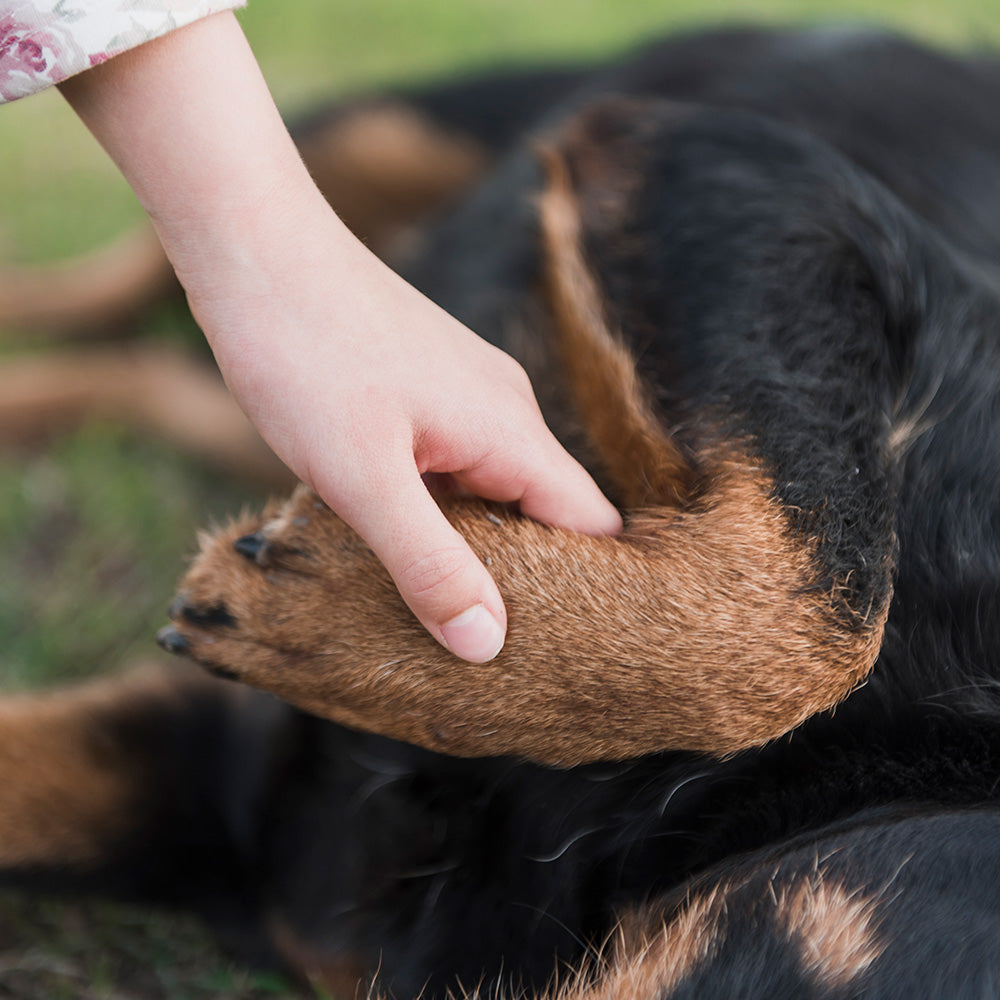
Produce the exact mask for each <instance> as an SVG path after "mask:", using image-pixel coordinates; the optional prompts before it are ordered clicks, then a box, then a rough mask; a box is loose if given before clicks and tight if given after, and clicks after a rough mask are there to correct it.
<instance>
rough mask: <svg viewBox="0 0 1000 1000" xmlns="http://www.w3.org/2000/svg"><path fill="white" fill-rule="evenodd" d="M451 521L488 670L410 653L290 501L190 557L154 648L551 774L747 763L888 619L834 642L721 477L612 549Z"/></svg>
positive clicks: (403, 624)
mask: <svg viewBox="0 0 1000 1000" xmlns="http://www.w3.org/2000/svg"><path fill="white" fill-rule="evenodd" d="M446 511H447V513H448V514H449V516H450V517H451V519H452V521H453V523H454V524H455V526H456V527H457V528H458V530H459V531H460V532H461V533H462V534H463V535H464V536H465V537H466V539H468V541H469V542H470V544H471V545H472V547H473V549H474V550H475V551H476V553H477V554H478V555H479V556H480V558H482V559H483V560H484V562H485V563H486V565H487V566H489V567H490V568H491V572H492V573H493V574H494V576H495V578H496V580H497V583H498V585H499V586H500V590H501V592H502V593H503V594H504V597H505V600H506V603H507V608H508V612H509V620H510V626H509V631H508V638H507V643H506V646H505V647H504V649H503V651H502V652H501V654H500V655H499V656H498V657H497V658H496V659H495V660H494V661H492V662H491V663H489V664H485V665H483V666H478V667H470V666H468V665H467V664H464V663H462V662H461V661H459V660H457V659H455V658H454V657H452V656H451V655H450V654H448V653H447V652H446V651H445V650H444V649H442V648H441V647H440V646H439V645H438V644H437V643H436V642H435V641H434V640H433V639H432V638H431V637H430V636H429V635H427V634H426V633H425V632H424V631H423V629H422V628H421V627H420V625H419V624H418V623H417V622H416V621H415V620H414V619H413V618H412V616H411V615H409V614H408V613H407V612H406V609H405V607H404V605H403V604H402V602H401V600H400V598H399V596H398V594H397V593H396V591H395V588H394V587H393V585H392V582H391V580H390V578H389V577H388V575H387V574H386V573H385V571H384V570H383V569H382V567H381V566H380V564H379V563H378V561H377V560H376V559H375V557H374V556H373V555H372V553H371V552H370V551H369V550H368V549H367V548H366V547H365V546H364V544H363V543H362V542H361V541H360V539H359V538H358V537H357V536H356V535H354V533H353V532H351V531H350V529H348V528H347V527H346V526H345V525H344V524H343V523H342V522H341V521H340V520H339V519H338V518H336V517H335V516H334V515H333V514H331V513H330V512H329V511H328V510H327V509H326V508H325V507H323V505H322V504H320V503H319V502H317V501H316V499H315V498H314V497H313V496H312V495H311V494H310V493H308V492H307V491H305V490H302V491H300V493H298V494H297V495H296V497H294V498H293V499H292V500H291V501H290V502H289V504H288V505H287V507H286V508H285V509H284V510H283V511H282V512H281V514H280V516H279V517H277V518H276V519H274V520H272V521H270V522H267V523H265V524H262V525H253V524H249V523H244V524H240V525H237V526H235V527H234V528H232V529H230V530H229V531H226V532H224V533H222V534H221V535H219V536H218V537H217V538H215V539H212V540H208V541H206V543H205V545H204V548H203V551H202V554H201V556H200V557H199V558H198V559H197V560H196V562H195V564H194V566H193V568H192V570H191V571H190V572H189V574H188V576H187V577H186V579H185V580H184V582H183V585H182V587H183V590H182V595H181V597H180V598H179V599H178V602H177V603H176V605H175V610H174V615H173V618H174V621H175V623H176V624H175V627H174V628H173V629H171V630H169V631H168V632H167V633H166V634H165V635H164V636H163V639H162V641H163V643H164V644H165V645H166V646H167V647H168V648H170V649H172V650H173V651H176V652H183V653H187V654H189V655H190V656H192V657H193V658H194V659H196V660H198V661H199V662H201V663H203V664H205V665H206V666H209V667H210V668H214V669H216V670H220V671H222V672H224V673H226V674H227V675H232V676H235V677H237V678H239V679H240V680H243V681H245V682H247V683H249V684H252V685H255V686H258V687H262V688H265V689H268V690H270V691H273V692H274V693H275V694H277V695H279V696H280V697H282V698H285V699H286V700H288V701H290V702H292V703H293V704H296V705H298V706H299V707H302V708H305V709H306V710H307V711H311V712H314V713H317V714H320V715H324V716H326V717H328V718H331V719H334V720H335V721H338V722H341V723H344V724H346V725H349V726H354V727H357V728H362V729H369V730H372V731H375V732H381V733H384V734H385V735H389V736H393V737H396V738H399V739H405V740H408V741H410V742H413V743H417V744H420V745H422V746H426V747H428V748H430V749H434V750H439V751H442V752H446V753H453V754H458V755H464V756H481V755H493V754H507V753H514V754H524V755H526V756H529V757H532V758H534V759H537V760H542V761H546V762H550V763H555V764H574V763H579V762H581V761H584V760H595V759H600V758H624V757H631V756H636V755H639V754H642V753H649V752H652V751H656V750H663V749H667V748H684V749H691V750H702V751H706V752H709V753H715V754H726V753H731V752H735V751H736V750H739V749H741V748H743V747H747V746H752V745H757V744H760V743H764V742H766V741H767V740H769V739H772V738H774V737H776V736H778V735H780V734H781V733H784V732H787V731H788V730H789V729H791V728H792V727H793V726H795V725H797V724H798V723H799V722H801V721H802V720H804V719H805V718H807V717H808V716H809V715H811V714H813V713H814V712H817V711H820V710H822V709H823V708H826V707H829V706H830V705H832V704H834V703H836V702H837V701H838V700H839V699H840V698H842V697H843V696H844V695H845V694H847V692H848V691H849V690H850V689H851V688H852V687H853V686H854V685H855V684H857V683H858V682H859V681H860V680H861V679H862V678H863V677H864V676H865V674H866V673H867V671H868V670H869V669H870V667H871V664H872V663H873V662H874V659H875V657H876V655H877V653H878V649H879V643H880V639H881V633H882V627H883V624H884V615H885V608H884V607H880V608H877V609H873V612H872V614H871V616H870V617H869V618H868V619H860V620H857V621H849V620H844V619H843V618H842V617H841V616H840V614H838V611H837V609H836V607H835V598H836V595H831V594H827V593H817V592H816V591H815V590H814V589H812V578H813V569H812V565H811V559H810V552H809V548H808V546H806V545H802V544H800V543H797V542H796V541H795V540H794V539H793V538H791V537H790V536H789V533H788V531H787V528H786V526H785V523H784V518H783V515H782V511H781V509H780V507H779V506H778V505H777V504H776V503H775V502H774V501H773V500H772V499H771V498H770V496H769V491H768V484H767V482H766V481H765V480H764V479H763V478H762V476H761V475H760V473H759V472H758V471H757V470H756V469H755V468H754V467H753V466H752V465H750V464H747V463H740V462H738V461H736V460H732V461H729V462H725V463H721V464H720V465H719V467H718V468H717V470H716V472H715V475H714V483H713V487H712V489H711V491H710V492H709V493H708V494H707V495H706V496H705V498H704V501H703V505H702V508H701V509H700V510H696V511H688V512H681V511H676V510H669V509H662V510H658V511H647V512H645V513H636V514H634V515H632V516H631V517H630V519H629V524H628V526H627V528H626V531H625V533H624V534H623V535H622V536H621V537H620V538H589V537H585V536H578V535H573V534H570V533H567V532H560V531H554V530H551V529H549V528H546V527H544V526H541V525H538V524H534V523H532V522H530V521H527V520H524V519H519V518H515V517H512V516H510V515H509V514H507V513H505V512H503V511H501V510H498V509H491V508H490V507H487V506H485V505H482V504H477V503H453V504H449V505H448V506H447V507H446ZM252 528H258V530H257V531H256V533H254V532H253V531H251V529H252Z"/></svg>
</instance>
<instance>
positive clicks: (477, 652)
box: [441, 604, 504, 663]
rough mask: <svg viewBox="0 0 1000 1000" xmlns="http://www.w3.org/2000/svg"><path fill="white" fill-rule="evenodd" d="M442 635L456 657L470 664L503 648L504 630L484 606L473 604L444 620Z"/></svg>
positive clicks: (492, 655)
mask: <svg viewBox="0 0 1000 1000" xmlns="http://www.w3.org/2000/svg"><path fill="white" fill-rule="evenodd" d="M441 637H442V638H443V639H444V644H445V645H446V646H447V647H448V649H449V650H451V652H453V653H454V654H455V655H456V656H460V657H461V658H462V659H463V660H469V661H471V662H472V663H486V661H487V660H492V659H493V657H495V656H496V655H497V653H499V652H500V650H501V649H503V640H504V631H503V629H502V628H501V627H500V623H499V622H498V621H497V620H496V619H495V618H494V617H493V615H491V614H490V613H489V611H487V610H486V607H485V606H484V605H482V604H474V605H473V606H472V607H471V608H469V609H468V610H466V611H463V612H462V613H461V614H460V615H456V616H455V617H454V618H452V620H451V621H450V622H445V624H444V625H442V626H441Z"/></svg>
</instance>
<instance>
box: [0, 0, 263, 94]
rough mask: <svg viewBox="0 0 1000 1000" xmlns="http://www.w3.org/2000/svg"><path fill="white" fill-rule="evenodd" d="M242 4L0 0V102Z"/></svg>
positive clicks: (227, 0)
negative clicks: (27, 0)
mask: <svg viewBox="0 0 1000 1000" xmlns="http://www.w3.org/2000/svg"><path fill="white" fill-rule="evenodd" d="M244 3H245V0H32V2H25V0H0V103H3V102H5V101H13V100H15V99H16V98H18V97H25V96H27V95H28V94H33V93H35V91H38V90H42V89H44V88H45V87H49V86H51V85H52V84H54V83H59V82H61V81H62V80H65V79H66V78H67V77H70V76H73V74H74V73H80V72H82V71H83V70H85V69H90V67H91V66H96V65H97V64H98V63H102V62H104V60H105V59H110V58H111V57H112V56H116V55H118V54H119V53H120V52H124V51H126V49H131V48H134V47H135V46H137V45H141V44H142V43H143V42H148V41H149V40H150V39H152V38H158V37H159V36H160V35H165V34H166V33H167V32H168V31H173V30H174V29H175V28H181V27H183V26H184V25H186V24H191V23H192V22H193V21H197V20H199V19H200V18H202V17H207V16H208V15H209V14H214V13H216V12H218V11H221V10H232V9H233V8H234V7H242V6H243V5H244Z"/></svg>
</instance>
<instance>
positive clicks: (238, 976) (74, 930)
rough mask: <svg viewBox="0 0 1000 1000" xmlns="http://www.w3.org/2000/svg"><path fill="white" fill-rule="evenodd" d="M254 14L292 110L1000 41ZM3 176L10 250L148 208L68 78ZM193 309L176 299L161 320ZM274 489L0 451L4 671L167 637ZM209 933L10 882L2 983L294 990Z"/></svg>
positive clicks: (115, 446) (414, 2)
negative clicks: (699, 36)
mask: <svg viewBox="0 0 1000 1000" xmlns="http://www.w3.org/2000/svg"><path fill="white" fill-rule="evenodd" d="M241 17H242V20H243V23H244V25H245V27H246V30H247V33H248V35H249V37H250V39H251V42H252V44H253V46H254V49H255V51H256V52H257V55H258V58H259V59H260V61H261V64H262V66H263V68H264V71H265V75H266V76H267V78H268V80H269V81H270V83H271V85H272V88H273V90H274V92H275V94H276V96H277V98H278V100H279V103H280V104H281V105H282V106H283V107H285V108H288V109H293V110H294V109H302V108H304V107H307V106H308V105H309V104H310V103H312V102H314V101H316V100H318V99H320V98H324V99H325V98H328V97H330V96H332V95H334V94H343V93H347V92H350V91H352V90H357V89H360V88H364V87H370V86H375V85H378V84H379V83H383V82H391V81H405V80H415V79H421V78H427V77H430V76H435V75H441V74H445V73H447V72H450V71H454V70H456V69H460V68H464V67H472V66H477V65H482V64H484V63H495V62H498V61H508V62H509V61H511V60H517V59H531V58H571V57H578V56H582V55H596V54H601V53H610V52H613V51H617V50H620V49H622V48H623V47H625V46H627V45H629V44H631V43H633V42H636V41H638V40H641V39H644V38H647V37H650V36H651V35H653V34H654V33H656V32H658V31H662V30H667V29H676V28H688V27H691V26H693V25H696V24H705V23H716V22H719V21H723V20H729V19H733V20H740V21H767V22H796V23H803V22H814V21H836V22H844V21H855V22H867V23H882V24H886V25H890V26H895V27H898V28H900V29H905V30H907V31H910V32H912V33H915V34H917V35H919V36H921V37H923V38H926V39H930V40H934V41H936V42H939V43H942V44H947V45H966V46H968V45H973V44H986V43H990V42H996V41H998V40H1000V0H975V2H973V0H954V2H952V3H950V4H947V5H945V4H941V3H940V0H919V2H917V0H907V2H904V0H841V2H838V3H829V2H823V0H620V2H617V3H613V2H609V0H572V2H571V0H547V2H545V3H540V2H538V0H460V2H458V0H368V2H365V3H362V2H358V0H354V2H350V0H251V5H250V7H249V9H248V10H247V11H245V12H244V13H243V14H242V15H241ZM0 191H2V192H3V199H2V203H0V261H3V260H16V261H22V262H32V261H41V260H48V259H53V258H57V257H60V256H66V255H69V254H73V253H77V252H80V251H82V250H84V249H87V248H90V247H93V246H96V245H98V244H99V243H101V242H102V241H104V240H106V239H109V238H110V237H112V236H113V235H114V234H116V233H118V232H120V231H122V230H123V229H124V228H125V227H127V226H128V225H129V224H130V223H132V222H134V221H136V220H137V219H138V218H139V217H140V210H139V208H138V206H137V204H136V201H135V199H134V198H133V196H132V195H131V193H130V192H129V190H128V188H127V187H126V186H125V184H124V183H123V182H122V181H121V179H120V178H119V177H118V175H117V174H116V172H115V170H114V168H113V167H112V166H111V164H110V163H109V162H108V160H107V159H106V157H105V156H104V154H103V153H102V151H101V150H100V149H99V148H98V147H97V145H96V143H94V141H93V140H92V139H91V138H90V136H89V135H88V134H87V133H86V131H85V130H84V129H83V127H82V126H81V125H80V124H79V123H78V122H77V121H76V120H75V118H74V117H73V115H72V113H71V112H70V111H69V110H68V108H67V107H66V105H65V104H64V103H63V102H62V100H61V98H60V97H59V95H58V94H57V93H55V92H54V91H51V92H48V93H46V94H43V95H40V96H38V97H34V98H32V99H30V100H27V101H22V102H18V103H17V104H14V105H11V106H9V107H5V108H3V109H0ZM182 326H183V324H182V323H177V322H176V321H175V320H174V319H172V318H171V314H170V313H169V312H163V313H158V314H157V319H156V320H155V321H154V322H153V329H152V330H151V331H150V333H151V334H152V335H156V336H160V337H163V336H171V331H172V330H173V329H175V328H179V327H182ZM2 333H3V331H0V339H2ZM182 335H184V336H190V334H189V333H185V334H182ZM0 363H2V356H0ZM258 499H259V498H253V497H250V496H249V495H248V494H247V492H246V490H243V489H240V488H238V487H235V486H233V485H232V484H231V483H228V482H225V481H222V480H220V479H219V478H217V477H213V476H212V475H211V473H210V472H209V471H206V470H205V469H203V468H200V467H199V466H197V465H195V464H194V463H192V462H191V461H190V460H189V459H187V458H185V457H184V456H181V455H176V454H173V453H171V452H170V451H169V449H167V448H165V447H163V446H159V445H156V444H154V443H151V442H148V441H144V440H141V439H139V438H137V437H136V436H135V435H133V434H131V433H130V432H128V431H127V430H124V429H122V428H114V427H108V426H93V427H88V428H84V429H81V430H79V431H76V432H73V433H71V434H69V435H67V436H65V437H64V438H62V439H60V440H58V441H56V442H54V443H53V444H52V445H51V446H50V447H49V448H48V449H47V450H45V451H43V452H24V453H14V454H2V453H0V687H2V688H7V689H12V688H24V687H31V686H39V685H48V684H52V683H56V682H59V681H62V680H66V679H69V678H78V677H83V676H86V675H89V674H91V673H95V672H101V671H105V670H108V669H112V668H114V667H116V666H118V665H120V664H123V663H127V662H130V661H132V660H135V659H141V658H144V657H147V656H151V655H155V650H154V648H153V645H152V638H151V637H152V634H153V632H154V630H155V627H156V626H157V625H158V624H159V623H161V622H162V620H163V616H164V608H165V606H166V604H167V602H168V600H169V597H170V594H171V591H172V589H173V585H174V581H175V580H176V578H177V576H178V574H179V573H180V571H181V568H182V566H183V561H184V556H185V554H186V553H188V552H189V551H190V550H191V549H192V546H193V540H194V533H195V530H196V528H197V527H199V526H201V525H204V524H206V523H207V522H209V521H211V520H212V519H217V518H221V517H224V516H225V515H226V513H227V512H233V511H235V510H236V509H238V507H239V506H240V505H241V504H242V503H243V502H244V501H250V502H256V500H258ZM208 940H209V935H208V934H207V932H206V931H205V930H204V928H201V927H200V926H199V925H198V924H197V923H196V922H190V921H181V920H179V919H177V918H174V917H169V916H162V915H148V914H145V913H142V912H140V911H136V910H130V909H127V908H121V907H113V906H107V905H105V904H96V903H84V904H80V905H66V904H56V903H53V902H49V901H45V902H43V903H38V902H36V901H26V900H25V899H23V898H21V897H18V896H15V895H11V894H5V895H0V996H5V995H16V996H20V997H30V998H34V997H37V998H43V997H44V998H48V997H88V998H89V997H107V998H110V997H123V996H129V997H156V998H160V997H163V998H174V997H177V998H180V997H191V998H195V1000H201V998H206V1000H207V998H209V997H213V998H221V997H229V996H233V997H236V996H239V997H248V998H257V997H259V996H260V997H262V996H275V995H277V996H281V995H285V991H286V987H285V985H284V984H282V983H280V982H275V981H273V980H270V979H266V978H261V977H256V976H254V975H253V974H251V973H247V972H243V971H240V970H238V969H235V968H234V967H233V966H232V965H231V963H229V962H228V961H227V960H226V959H224V958H223V957H221V956H220V955H219V954H218V953H217V952H216V951H215V950H214V949H213V948H212V947H211V946H210V945H209V943H208ZM275 991H277V992H275Z"/></svg>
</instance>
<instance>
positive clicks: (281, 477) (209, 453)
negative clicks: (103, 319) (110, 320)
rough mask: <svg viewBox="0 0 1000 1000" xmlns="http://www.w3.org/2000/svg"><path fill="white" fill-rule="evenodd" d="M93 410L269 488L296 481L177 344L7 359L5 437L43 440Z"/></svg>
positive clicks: (1, 424) (0, 400)
mask: <svg viewBox="0 0 1000 1000" xmlns="http://www.w3.org/2000/svg"><path fill="white" fill-rule="evenodd" d="M91 417H101V418H105V419H114V420H121V421H123V422H126V423H128V424H130V425H132V426H135V427H137V428H140V429H142V430H144V431H147V432H151V433H153V434H155V435H158V436H160V437H162V438H164V439H166V440H168V441H170V442H171V443H173V444H175V445H177V446H179V447H182V448H186V449H187V450H188V451H190V452H191V453H192V454H195V455H197V456H198V457H200V458H201V459H203V460H204V461H206V462H208V463H210V464H211V465H212V466H213V467H216V468H219V469H223V470H225V471H227V472H229V473H231V474H235V475H238V476H241V477H243V478H246V479H249V480H251V481H253V482H256V483H259V484H263V485H265V486H268V487H274V488H280V487H287V486H288V485H290V483H291V482H292V477H291V475H290V474H289V473H288V471H287V470H286V469H285V467H284V466H283V465H282V464H281V463H280V462H279V461H278V460H277V459H276V458H275V457H274V455H273V454H272V453H271V451H270V449H269V448H268V447H267V446H266V445H265V444H264V443H263V441H261V439H260V437H259V436H258V435H257V433H256V431H254V430H253V428H252V427H251V425H250V422H249V421H248V420H247V419H246V417H245V416H244V415H243V413H242V412H241V410H240V409H239V407H238V406H237V405H236V403H235V402H234V401H233V399H232V397H231V396H230V395H229V392H228V391H227V390H226V387H225V386H224V385H223V383H222V380H221V379H220V378H218V377H217V376H216V375H214V374H213V373H212V372H211V370H210V369H206V368H205V367H204V365H202V364H200V363H199V362H197V361H196V360H194V359H192V358H188V357H187V356H186V355H184V354H183V353H181V352H179V351H177V350H173V349H169V348H165V347H150V346H146V347H133V348H108V349H105V350H90V351H86V352H77V353H73V352H62V353H60V354H59V355H57V356H47V357H43V358H25V359H15V358H10V359H7V360H5V361H4V364H3V367H2V368H0V444H3V443H8V444H15V445H21V444H24V443H27V442H32V441H36V440H37V439H38V438H40V437H43V436H47V435H50V434H52V433H54V432H56V431H59V430H63V429H65V428H66V427H68V426H72V425H74V424H77V423H79V422H80V421H82V420H84V419H87V418H91Z"/></svg>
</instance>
